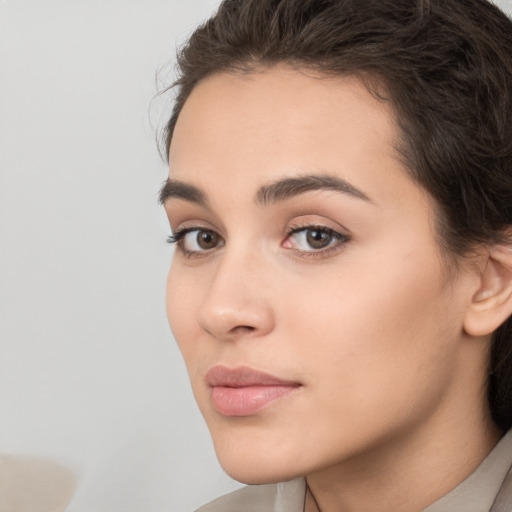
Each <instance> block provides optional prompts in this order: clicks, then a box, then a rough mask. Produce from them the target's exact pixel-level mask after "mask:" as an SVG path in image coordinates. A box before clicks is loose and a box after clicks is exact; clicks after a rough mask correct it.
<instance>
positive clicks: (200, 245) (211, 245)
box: [169, 228, 224, 255]
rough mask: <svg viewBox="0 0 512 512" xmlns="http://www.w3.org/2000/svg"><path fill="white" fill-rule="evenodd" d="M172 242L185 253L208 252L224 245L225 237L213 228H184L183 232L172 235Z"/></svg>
mask: <svg viewBox="0 0 512 512" xmlns="http://www.w3.org/2000/svg"><path fill="white" fill-rule="evenodd" d="M169 241H170V242H171V243H175V244H177V246H178V248H179V249H181V250H182V251H183V252H184V253H185V254H188V255H192V254H200V253H205V254H206V253H208V252H209V251H212V250H213V249H216V248H217V247H220V246H221V245H224V239H223V238H222V237H221V236H220V235H219V234H218V233H216V232H215V231H212V230H211V229H199V228H196V229H192V228H190V229H184V230H183V231H181V232H178V233H177V234H175V235H173V236H172V237H170V239H169Z"/></svg>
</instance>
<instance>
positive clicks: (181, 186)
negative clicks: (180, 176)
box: [158, 178, 208, 206]
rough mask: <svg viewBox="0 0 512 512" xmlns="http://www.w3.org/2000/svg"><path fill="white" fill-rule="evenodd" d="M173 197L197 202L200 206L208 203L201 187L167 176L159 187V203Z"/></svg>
mask: <svg viewBox="0 0 512 512" xmlns="http://www.w3.org/2000/svg"><path fill="white" fill-rule="evenodd" d="M173 197H174V198H176V199H184V200H185V201H191V202H192V203H197V204H199V205H200V206H207V204H208V198H207V197H206V194H205V193H204V192H203V191H202V190H201V189H199V188H197V187H195V186H194V185H189V184H188V183H184V182H183V181H179V180H175V179H173V178H167V180H166V181H164V184H163V185H162V188H161V189H160V193H159V195H158V201H159V203H160V204H164V203H165V202H166V201H167V200H168V199H171V198H173Z"/></svg>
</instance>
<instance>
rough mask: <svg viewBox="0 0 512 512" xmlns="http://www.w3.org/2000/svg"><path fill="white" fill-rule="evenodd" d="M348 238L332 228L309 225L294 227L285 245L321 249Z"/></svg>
mask: <svg viewBox="0 0 512 512" xmlns="http://www.w3.org/2000/svg"><path fill="white" fill-rule="evenodd" d="M347 239H348V237H347V236H345V235H342V234H341V233H338V232H337V231H334V230H332V229H330V228H325V227H308V228H299V229H294V230H293V231H292V233H291V234H290V235H289V236H288V238H287V239H286V241H285V243H284V244H283V245H284V247H285V248H287V249H297V250H299V251H320V250H322V249H327V248H329V247H331V246H333V245H336V244H337V243H338V242H340V241H346V240H347Z"/></svg>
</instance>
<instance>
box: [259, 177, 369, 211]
mask: <svg viewBox="0 0 512 512" xmlns="http://www.w3.org/2000/svg"><path fill="white" fill-rule="evenodd" d="M315 190H333V191H335V192H342V193H344V194H348V195H351V196H353V197H356V198H358V199H363V200H364V201H368V202H370V203H371V202H372V201H371V199H370V198H369V197H368V196H367V195H366V194H365V193H364V192H363V191H362V190H359V189H358V188H356V187H355V186H354V185H352V184H351V183H349V182H348V181H346V180H344V179H343V178H338V177H335V176H330V175H328V174H309V175H306V176H297V177H291V178H283V179H280V180H277V181H275V182H274V183H270V184H269V185H263V186H262V187H261V188H260V189H259V190H258V192H257V194H256V202H257V203H258V204H260V205H268V204H271V203H276V202H278V201H285V200H286V199H291V198H292V197H295V196H298V195H300V194H304V193H305V192H311V191H315Z"/></svg>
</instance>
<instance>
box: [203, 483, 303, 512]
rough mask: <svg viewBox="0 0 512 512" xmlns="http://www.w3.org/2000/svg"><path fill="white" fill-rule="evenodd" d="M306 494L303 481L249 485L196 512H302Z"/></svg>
mask: <svg viewBox="0 0 512 512" xmlns="http://www.w3.org/2000/svg"><path fill="white" fill-rule="evenodd" d="M304 492H305V483H304V481H303V479H297V480H292V481H290V482H284V483H279V484H268V485H249V486H247V487H244V488H243V489H239V490H238V491H235V492H231V493H229V494H226V495H224V496H221V497H220V498H217V499H216V500H213V501H211V502H210V503H207V504H206V505H203V506H202V507H200V508H199V509H197V510H196V512H274V511H279V512H281V511H282V512H299V511H300V512H301V511H302V506H303V504H304Z"/></svg>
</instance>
